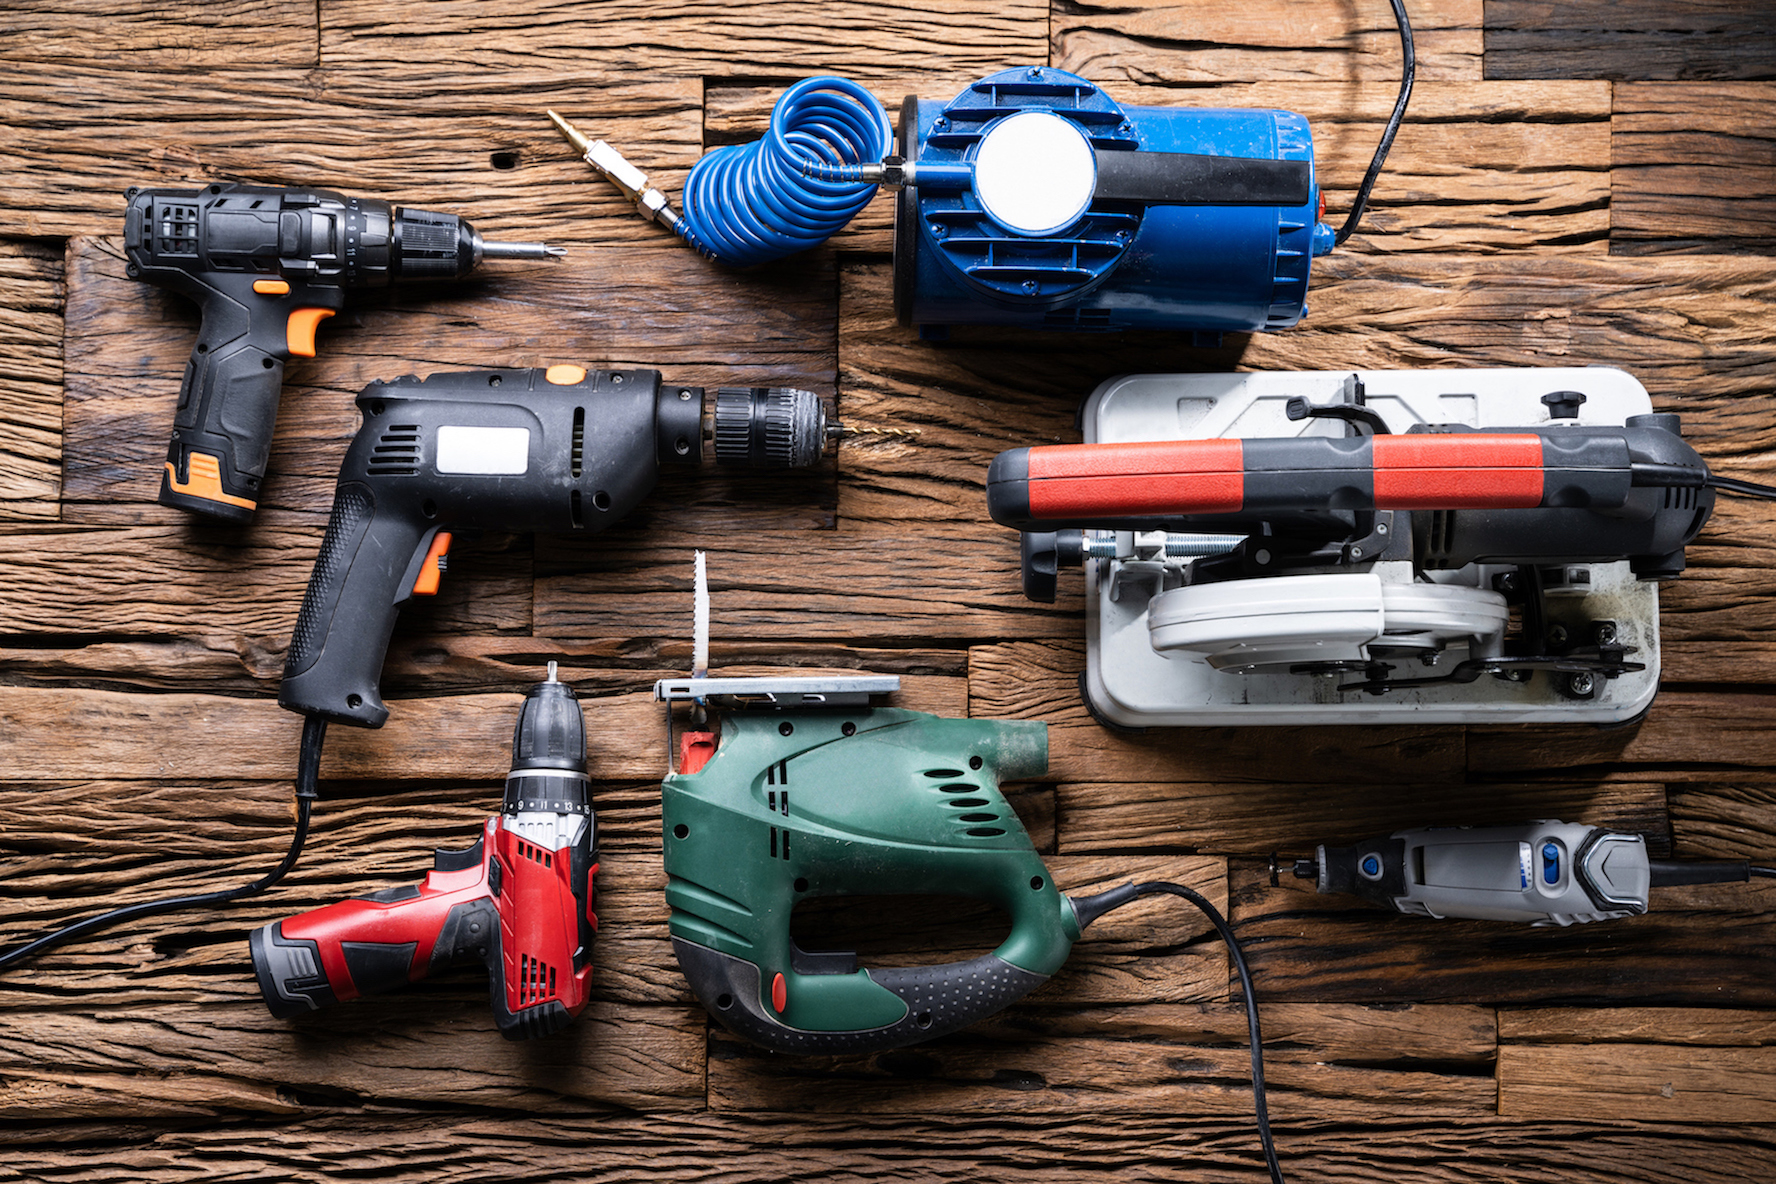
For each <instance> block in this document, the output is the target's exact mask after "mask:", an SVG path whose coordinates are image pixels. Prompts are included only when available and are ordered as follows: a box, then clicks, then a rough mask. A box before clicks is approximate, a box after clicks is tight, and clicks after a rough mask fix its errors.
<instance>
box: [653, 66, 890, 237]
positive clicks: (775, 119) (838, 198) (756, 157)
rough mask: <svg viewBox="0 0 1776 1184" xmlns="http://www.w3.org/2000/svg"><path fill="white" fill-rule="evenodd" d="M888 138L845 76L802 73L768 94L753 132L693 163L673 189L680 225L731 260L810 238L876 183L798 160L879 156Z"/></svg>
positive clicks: (842, 221) (832, 161) (834, 161)
mask: <svg viewBox="0 0 1776 1184" xmlns="http://www.w3.org/2000/svg"><path fill="white" fill-rule="evenodd" d="M893 146H894V129H893V127H892V125H890V123H889V122H888V112H887V111H886V110H884V109H883V107H882V104H881V103H879V102H877V101H876V97H875V96H874V95H872V94H871V93H870V92H869V91H867V90H865V89H864V88H863V87H862V86H860V85H859V84H857V83H855V82H852V81H850V80H849V79H846V78H833V77H820V78H805V79H803V80H802V81H801V82H798V83H796V84H795V85H794V86H792V87H790V88H789V89H788V90H786V91H784V92H783V95H782V96H781V97H780V98H779V99H778V100H777V105H776V106H775V107H773V108H772V109H771V127H770V130H769V131H767V132H766V133H765V136H764V138H763V139H759V140H754V141H753V142H752V143H750V144H735V145H728V146H726V147H723V148H717V149H716V150H715V151H713V152H710V153H708V154H707V155H705V156H704V157H703V159H701V160H699V161H698V162H697V165H696V167H695V168H693V169H692V170H691V175H690V179H689V180H687V181H686V182H685V187H684V193H683V194H682V196H681V198H680V204H681V206H682V207H683V210H684V220H683V225H682V226H681V227H680V228H679V230H680V233H681V234H682V235H683V236H684V239H685V241H686V242H687V243H689V244H690V245H691V246H693V247H695V248H696V249H697V250H698V251H701V252H702V253H703V254H705V255H708V256H710V257H711V258H714V259H718V260H720V261H721V262H723V263H726V264H728V265H729V266H732V267H750V266H752V265H754V264H757V263H769V262H771V261H772V260H775V259H782V258H784V257H785V256H788V255H793V254H795V253H796V252H798V251H805V250H807V249H808V248H810V247H816V246H819V245H820V244H821V243H823V242H825V241H826V240H827V239H828V238H829V237H831V236H832V235H834V234H836V233H838V232H839V231H840V230H842V229H844V227H845V225H846V223H848V222H850V221H851V219H852V218H853V217H855V216H856V215H857V213H858V212H859V211H860V210H862V209H863V207H865V206H867V205H868V204H869V203H870V201H871V199H872V198H874V197H875V195H876V185H875V183H874V182H864V181H855V180H851V181H831V180H824V179H821V178H819V177H814V176H809V175H808V174H807V172H806V171H804V170H805V166H806V165H808V164H810V163H819V164H828V165H854V164H862V163H864V162H865V161H879V160H881V159H882V158H883V157H884V156H886V155H888V153H889V151H890V150H891V149H892V148H893Z"/></svg>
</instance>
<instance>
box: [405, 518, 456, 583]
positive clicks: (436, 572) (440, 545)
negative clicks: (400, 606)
mask: <svg viewBox="0 0 1776 1184" xmlns="http://www.w3.org/2000/svg"><path fill="white" fill-rule="evenodd" d="M449 553H450V532H449V531H448V530H440V531H439V532H438V533H437V534H435V535H433V536H432V548H431V550H429V551H427V552H426V557H425V559H424V560H422V561H421V562H420V565H419V577H418V578H417V579H415V580H414V581H413V594H414V595H415V596H436V595H437V594H438V582H439V581H440V580H441V579H442V578H443V576H444V556H446V555H448V554H449Z"/></svg>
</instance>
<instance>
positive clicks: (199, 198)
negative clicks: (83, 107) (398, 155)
mask: <svg viewBox="0 0 1776 1184" xmlns="http://www.w3.org/2000/svg"><path fill="white" fill-rule="evenodd" d="M124 196H125V197H127V198H128V199H129V211H128V213H127V215H126V216H125V220H124V247H125V249H126V251H127V253H128V263H127V266H126V267H125V272H126V274H128V275H129V276H130V278H132V279H139V280H147V281H148V282H149V283H153V284H159V285H160V286H162V287H166V288H171V289H173V290H174V291H175V292H181V293H183V294H184V295H186V296H189V297H191V299H193V300H195V301H197V304H198V307H199V309H200V310H201V311H202V316H203V323H202V325H201V326H200V327H199V329H198V335H197V343H196V344H195V345H194V346H192V349H191V361H190V362H189V363H188V364H187V365H186V367H185V378H184V380H183V382H182V383H181V384H180V386H179V406H178V410H177V412H176V413H175V414H174V417H173V439H172V444H171V446H170V447H169V448H168V449H167V461H166V474H165V476H164V477H162V479H161V483H160V504H161V505H163V506H172V507H175V508H177V509H181V510H191V511H193V512H195V513H199V514H208V515H210V516H211V517H215V518H220V519H224V520H226V521H229V522H249V521H251V520H252V517H253V510H254V508H255V507H256V506H257V505H258V498H259V486H260V483H261V482H262V481H263V480H264V479H265V465H266V458H267V456H268V454H269V453H270V451H271V433H272V428H273V427H274V426H275V425H276V423H277V405H278V394H279V391H280V390H281V389H282V387H283V381H284V363H285V362H287V361H289V360H290V359H291V358H292V357H304V358H312V357H314V356H315V327H316V326H317V325H319V324H320V322H321V321H323V320H325V319H326V318H327V317H330V316H332V315H333V314H334V313H336V312H338V311H339V310H340V309H341V308H344V307H345V293H346V289H348V288H382V287H387V286H388V285H390V284H395V283H407V282H410V281H415V280H453V279H460V278H462V277H463V276H465V275H467V274H468V273H469V272H471V271H473V270H474V269H475V268H476V267H477V266H479V265H480V263H481V261H482V260H483V259H546V258H551V257H556V256H560V255H563V254H565V253H566V252H564V251H563V250H562V249H561V248H560V247H550V246H545V245H544V244H542V243H490V242H485V241H483V240H482V238H481V235H480V234H479V233H478V232H477V231H476V230H475V228H474V227H472V226H470V225H469V224H468V223H467V222H465V221H463V220H462V219H461V218H459V217H457V216H456V215H455V214H438V213H432V212H430V211H428V210H413V209H402V208H399V207H396V206H392V205H390V204H389V203H388V202H385V201H377V200H374V199H372V198H360V197H346V196H345V195H343V194H339V193H334V192H332V191H331V190H326V189H290V188H286V187H284V186H279V185H223V184H217V185H206V186H204V187H203V188H201V189H138V188H131V189H129V190H127V191H126V192H125V194H124Z"/></svg>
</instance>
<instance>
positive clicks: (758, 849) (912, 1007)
mask: <svg viewBox="0 0 1776 1184" xmlns="http://www.w3.org/2000/svg"><path fill="white" fill-rule="evenodd" d="M1047 764H1048V740H1047V731H1046V728H1045V727H1044V725H1042V724H1040V723H1029V722H1022V721H991V720H947V719H940V718H938V717H936V716H931V715H926V714H924V713H921V712H912V711H904V710H899V709H893V708H867V707H860V708H857V709H855V710H810V711H741V712H735V713H732V714H730V715H728V716H726V717H725V718H724V719H723V721H722V729H721V739H720V743H719V744H718V745H717V747H716V750H715V753H714V755H713V756H712V757H710V758H709V760H708V761H707V763H705V764H703V765H702V766H701V768H699V769H698V770H697V771H696V772H694V773H676V774H672V775H670V776H668V777H667V778H666V779H665V780H664V782H663V783H662V785H661V796H662V817H663V831H664V834H663V844H664V852H665V865H666V875H667V887H666V896H667V903H668V904H669V905H670V907H671V910H672V912H671V934H672V939H673V948H674V951H675V953H676V954H677V955H678V960H679V965H680V967H681V969H682V970H683V971H684V973H685V977H686V978H687V980H689V982H690V984H691V987H692V989H693V990H694V991H695V992H696V994H697V997H698V998H699V999H700V1000H701V1001H702V1002H703V1004H704V1006H705V1007H707V1008H708V1009H709V1011H710V1013H711V1014H712V1015H714V1016H715V1017H716V1018H717V1019H718V1020H720V1021H721V1022H722V1023H723V1024H724V1025H725V1026H727V1027H728V1028H729V1029H731V1030H732V1031H734V1032H736V1033H737V1034H739V1035H741V1036H744V1037H746V1038H747V1039H750V1040H752V1041H754V1042H756V1043H758V1044H761V1045H764V1046H765V1047H767V1048H772V1049H776V1050H779V1051H785V1052H800V1053H811V1054H818V1053H837V1052H868V1051H877V1050H882V1049H888V1048H896V1047H899V1046H902V1045H906V1044H913V1043H916V1042H918V1041H922V1040H928V1039H931V1038H933V1037H936V1036H941V1035H944V1034H945V1033H948V1032H952V1031H955V1030H957V1029H959V1028H962V1027H965V1026H967V1025H968V1024H971V1023H974V1022H975V1021H977V1020H979V1019H982V1018H984V1017H986V1016H988V1015H991V1014H993V1013H994V1012H996V1011H999V1010H1000V1009H1001V1008H1003V1007H1005V1006H1006V1005H1007V1004H1009V1003H1011V1002H1013V1001H1015V1000H1016V999H1019V998H1021V997H1022V996H1023V995H1025V994H1027V993H1028V992H1029V991H1031V990H1033V989H1035V988H1036V987H1037V986H1040V985H1041V984H1042V983H1043V982H1045V981H1047V979H1048V977H1049V976H1050V975H1051V974H1053V973H1054V971H1055V970H1056V969H1057V968H1059V966H1060V965H1061V963H1062V962H1063V961H1065V960H1066V957H1067V954H1068V952H1069V951H1070V950H1071V948H1072V944H1073V941H1074V940H1075V939H1077V937H1078V936H1079V926H1078V922H1077V920H1076V918H1075V917H1074V914H1073V912H1072V907H1071V906H1070V905H1069V904H1068V903H1067V902H1066V901H1065V900H1064V899H1063V898H1062V897H1061V896H1060V894H1059V892H1058V891H1057V890H1056V889H1055V886H1054V883H1053V881H1052V879H1051V878H1050V876H1049V874H1048V870H1047V868H1046V867H1045V866H1044V865H1043V863H1042V860H1041V858H1040V856H1038V855H1037V853H1036V851H1035V848H1034V847H1033V846H1032V844H1031V842H1030V838H1029V835H1028V834H1027V833H1026V832H1025V830H1024V827H1023V824H1022V823H1021V822H1020V821H1019V820H1018V818H1017V815H1016V813H1015V812H1014V811H1013V810H1012V809H1011V806H1010V805H1009V803H1007V802H1006V800H1005V798H1004V795H1003V794H1002V793H1001V792H1000V790H999V782H1000V780H1001V779H1006V780H1015V779H1024V778H1029V777H1035V776H1039V775H1041V774H1042V773H1043V772H1044V771H1045V770H1046V768H1047ZM929 894H938V895H948V896H959V897H967V898H971V899H975V900H981V901H984V902H986V903H988V904H991V905H994V906H996V907H998V908H999V909H1000V910H1002V911H1003V912H1004V913H1005V914H1006V915H1007V916H1009V917H1010V918H1011V932H1010V934H1009V935H1008V936H1007V937H1006V939H1005V941H1004V942H1002V943H1001V944H1000V946H999V947H998V948H997V949H995V950H994V951H993V952H992V953H990V954H987V955H984V956H983V957H980V958H975V959H970V960H966V961H959V962H949V963H943V964H939V965H935V966H924V967H910V968H894V969H881V968H869V967H860V966H858V965H857V960H856V957H855V956H854V955H852V954H848V953H829V952H813V951H805V950H802V949H800V948H798V947H797V945H796V943H795V942H794V940H793V938H792V936H791V929H790V922H791V916H792V914H793V912H794V910H795V906H796V904H797V903H798V902H799V901H802V900H805V899H812V898H815V897H821V896H865V895H868V896H896V895H929Z"/></svg>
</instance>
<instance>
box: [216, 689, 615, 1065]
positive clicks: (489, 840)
mask: <svg viewBox="0 0 1776 1184" xmlns="http://www.w3.org/2000/svg"><path fill="white" fill-rule="evenodd" d="M596 831H597V824H596V822H595V821H594V819H593V816H592V807H591V803H590V800H589V797H588V794H587V790H586V720H585V716H584V714H583V713H582V712H581V711H580V705H579V702H578V701H577V700H576V699H575V698H574V694H573V691H571V690H570V689H568V687H567V686H566V685H564V684H563V683H561V682H558V681H557V680H556V678H555V663H553V662H551V663H549V678H548V681H546V682H541V683H538V684H537V685H536V686H534V687H532V688H531V689H530V693H529V694H528V695H527V696H526V697H525V700H524V705H523V706H522V707H521V708H519V711H518V723H517V726H516V727H515V728H514V729H513V730H512V771H511V772H510V773H508V774H507V775H506V797H505V803H504V805H502V806H501V807H500V812H499V814H498V815H496V816H495V817H493V818H489V819H488V820H487V823H486V825H485V826H484V827H483V828H482V831H481V837H480V838H479V839H477V840H476V842H475V845H474V846H472V847H469V848H467V849H466V850H462V851H445V850H440V851H438V852H436V854H435V856H434V860H433V864H432V870H431V872H430V874H428V875H427V876H426V878H425V880H424V881H422V882H421V883H420V884H419V885H418V886H414V885H411V884H410V885H407V886H405V887H401V888H388V889H384V890H383V891H380V892H373V893H371V894H370V895H368V896H361V897H354V898H352V899H350V900H342V901H339V902H338V903H337V904H330V905H328V906H326V907H325V908H321V909H316V910H315V911H314V912H312V913H304V914H303V915H302V916H300V917H291V918H290V919H288V920H285V921H274V922H272V923H271V924H270V925H266V926H265V927H263V928H261V929H256V930H254V931H253V934H252V936H251V938H250V945H251V948H252V951H253V970H254V973H255V974H256V975H257V976H258V979H259V990H260V992H261V993H262V994H263V995H264V996H265V1005H266V1006H267V1007H269V1008H270V1009H271V1013H272V1014H273V1015H275V1016H277V1017H278V1018H279V1019H288V1018H290V1017H291V1016H295V1015H300V1014H302V1013H303V1012H307V1011H314V1010H316V1009H317V1008H321V1007H325V1006H328V1005H330V1004H333V1003H342V1002H344V1001H346V1000H348V999H356V998H357V997H358V996H360V995H377V994H381V993H383V992H385V991H393V990H396V989H398V988H401V987H404V986H406V985H407V984H408V983H412V982H418V981H419V980H420V979H422V978H425V977H426V976H427V975H428V974H430V973H431V972H432V971H434V970H439V969H441V968H443V967H445V966H449V965H451V964H453V963H457V962H462V961H467V960H470V959H478V960H480V961H481V962H483V963H484V964H485V965H486V966H487V969H488V973H489V974H490V976H491V980H490V986H491V991H492V996H493V1015H494V1021H495V1022H496V1023H497V1024H498V1025H499V1030H500V1032H501V1033H502V1034H503V1035H504V1036H505V1037H506V1038H507V1039H508V1040H522V1039H525V1038H527V1037H533V1036H546V1035H548V1034H549V1033H551V1032H555V1031H559V1030H560V1029H561V1028H563V1027H565V1026H566V1025H567V1023H568V1021H570V1020H571V1019H573V1017H574V1016H575V1015H578V1014H579V1012H580V1009H581V1008H583V1007H584V1006H585V1005H586V987H587V984H588V983H589V982H590V980H591V977H592V937H593V932H594V930H595V929H596V928H597V926H598V920H597V918H596V917H595V916H594V915H593V912H592V903H593V891H592V880H593V876H594V875H596V873H597V871H598V863H597V859H598V853H597V835H596Z"/></svg>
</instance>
